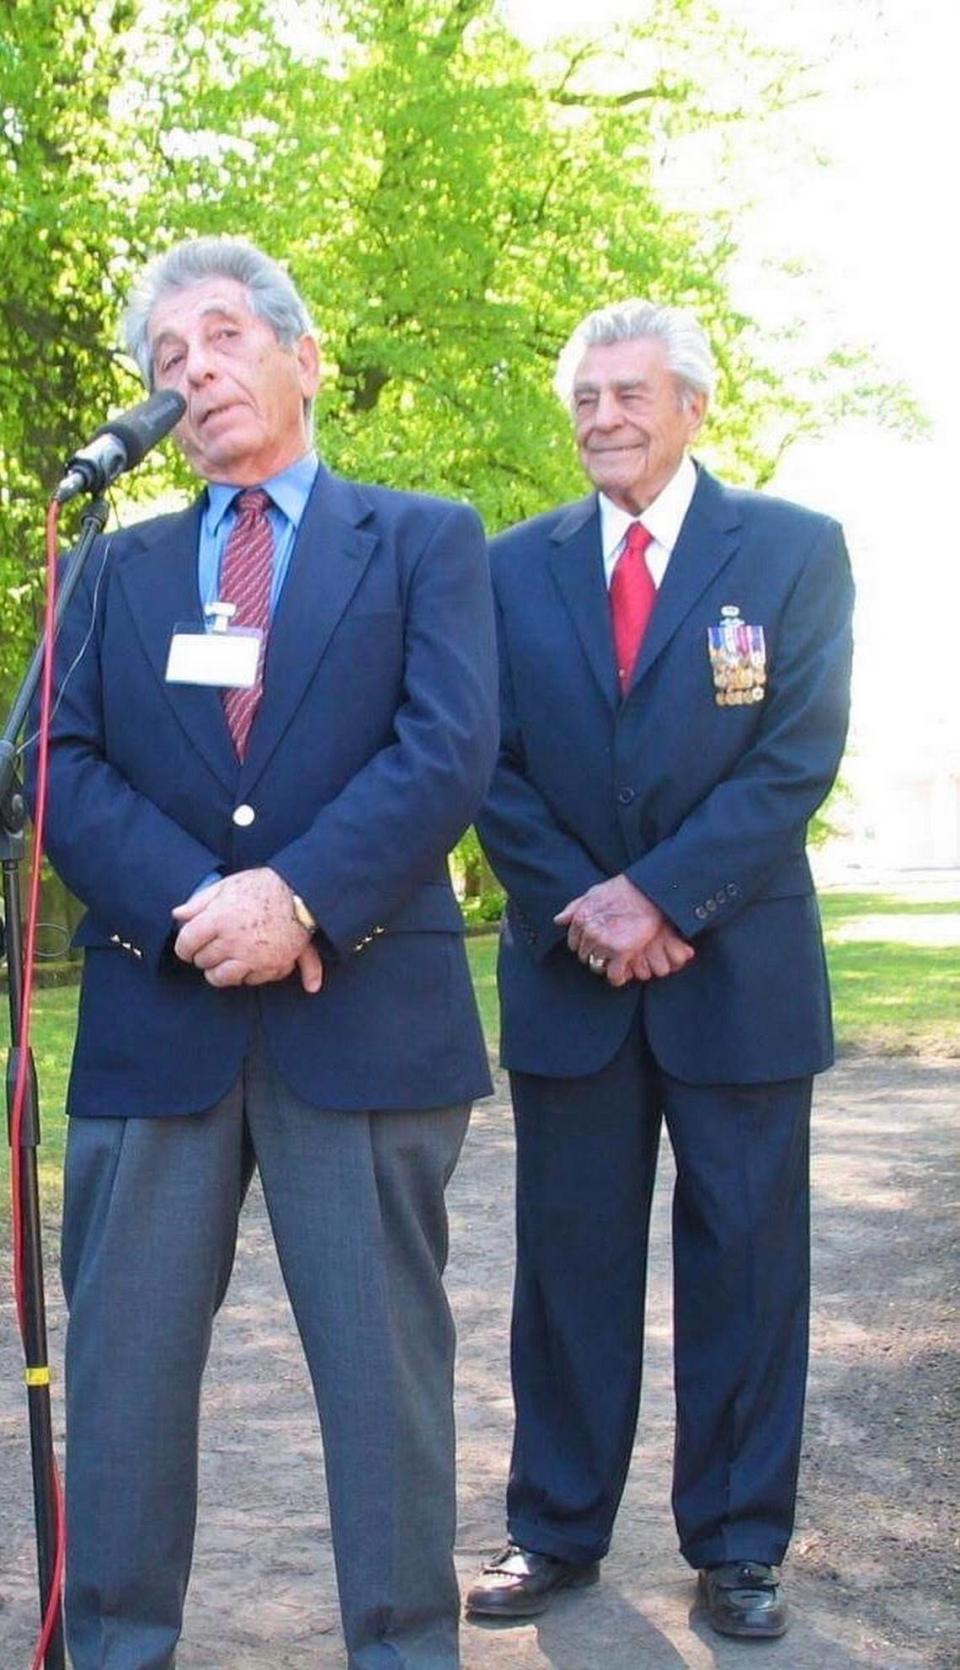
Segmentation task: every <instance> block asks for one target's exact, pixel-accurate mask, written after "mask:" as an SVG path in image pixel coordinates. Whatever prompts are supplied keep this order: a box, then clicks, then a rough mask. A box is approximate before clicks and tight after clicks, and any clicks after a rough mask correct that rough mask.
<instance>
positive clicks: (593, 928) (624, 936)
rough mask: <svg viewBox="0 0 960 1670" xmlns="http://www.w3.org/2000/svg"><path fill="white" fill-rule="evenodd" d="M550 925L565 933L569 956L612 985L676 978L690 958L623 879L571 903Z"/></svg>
mask: <svg viewBox="0 0 960 1670" xmlns="http://www.w3.org/2000/svg"><path fill="white" fill-rule="evenodd" d="M554 921H555V922H556V923H557V924H558V925H559V926H560V927H565V928H566V929H567V944H568V945H569V947H570V949H571V951H573V952H574V953H575V955H576V956H578V957H579V958H580V961H581V962H582V963H586V964H587V965H588V966H589V967H590V968H591V969H592V970H593V972H594V973H595V974H597V975H598V976H599V975H600V974H601V973H602V974H603V975H604V977H605V978H606V979H607V980H608V981H609V983H610V985H611V986H625V985H626V984H627V982H628V981H629V980H651V979H654V978H658V979H662V978H663V977H665V976H666V975H668V974H676V973H678V972H679V970H680V969H681V968H683V967H685V965H686V964H687V963H688V962H689V961H690V959H691V957H693V955H694V950H693V946H692V945H688V944H687V941H686V940H685V939H684V938H683V937H682V936H681V935H680V934H679V933H678V932H677V930H676V928H675V927H674V926H673V924H672V923H671V922H670V921H669V920H668V918H667V917H666V916H664V914H663V911H662V910H660V908H659V906H658V905H655V904H654V902H653V900H652V899H648V898H647V896H646V894H645V893H642V892H641V891H640V889H639V888H638V887H635V886H634V884H633V882H631V881H630V880H629V879H628V877H627V876H625V875H619V876H611V878H610V880H609V881H602V882H598V883H597V884H596V885H595V886H593V887H590V888H588V889H587V891H586V893H583V894H581V895H580V897H579V898H576V899H571V900H570V902H569V904H567V905H566V906H565V907H564V909H563V910H561V911H560V912H559V913H558V914H557V915H556V916H555V917H554ZM598 959H599V960H600V961H601V962H602V965H603V966H602V968H601V967H600V966H599V964H598V963H597V960H598ZM595 964H597V966H595Z"/></svg>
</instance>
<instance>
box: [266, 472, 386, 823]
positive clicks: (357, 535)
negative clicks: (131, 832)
mask: <svg viewBox="0 0 960 1670" xmlns="http://www.w3.org/2000/svg"><path fill="white" fill-rule="evenodd" d="M371 515H372V509H371V506H370V504H369V503H368V501H367V500H366V498H365V497H364V495H363V492H362V490H361V489H360V488H358V487H356V486H355V485H354V484H353V483H352V482H347V481H342V480H340V479H339V478H338V477H337V476H333V475H331V474H330V472H329V471H328V470H326V469H324V467H323V465H322V464H321V466H320V469H319V471H318V473H317V479H316V481H315V483H314V486H313V490H312V492H311V494H310V498H309V500H308V502H307V505H306V508H305V510H304V513H303V519H302V521H301V523H300V528H299V531H298V533H297V540H296V544H295V545H294V548H293V552H292V554H291V558H290V567H289V569H288V571H287V577H286V580H285V581H284V586H283V591H282V592H281V594H280V601H279V603H278V605H277V610H276V614H275V615H274V618H273V621H272V623H271V626H270V637H269V640H268V643H267V661H266V669H265V674H264V686H263V700H262V702H261V704H260V708H259V711H258V713H257V715H256V718H255V719H254V721H253V725H252V727H251V730H250V740H249V744H248V751H247V757H246V760H245V761H244V763H243V766H242V767H241V778H240V782H241V787H242V790H243V792H244V793H247V792H248V791H249V789H250V787H251V786H252V784H253V783H254V782H255V781H256V779H257V777H258V776H259V775H260V773H261V771H262V770H263V768H264V766H265V765H266V763H267V761H268V760H269V758H270V756H271V754H272V753H273V751H274V750H275V748H276V746H277V743H278V741H279V740H280V737H281V736H282V735H283V732H284V731H285V730H286V728H287V726H288V725H289V723H290V721H291V719H292V718H293V715H294V713H295V712H296V709H297V707H298V706H299V704H300V702H301V700H302V698H303V695H304V692H305V690H306V688H307V686H308V684H309V683H310V680H311V679H312V678H313V676H314V674H315V672H316V670H317V665H318V663H319V661H320V660H321V658H322V656H323V654H324V652H325V650H326V648H327V645H328V643H329V642H330V638H331V636H332V635H333V632H334V630H335V628H336V626H337V623H338V621H339V620H340V618H341V616H342V615H343V613H344V611H345V610H346V609H347V607H348V606H349V603H350V600H351V598H352V597H353V594H354V592H355V591H356V588H357V586H358V584H359V583H360V579H361V577H362V575H363V573H364V570H365V568H366V566H367V564H368V562H369V561H370V558H371V556H372V554H373V552H374V550H375V549H376V546H377V535H376V534H375V533H373V532H372V531H369V530H365V529H363V528H362V527H361V524H362V523H363V522H365V521H367V520H368V519H369V517H370V516H371Z"/></svg>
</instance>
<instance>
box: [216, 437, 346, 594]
mask: <svg viewBox="0 0 960 1670" xmlns="http://www.w3.org/2000/svg"><path fill="white" fill-rule="evenodd" d="M318 468H319V459H318V458H317V455H316V453H315V452H307V453H304V455H303V457H302V458H298V459H297V462H296V463H295V464H290V465H289V466H288V467H287V469H285V470H281V471H280V474H279V475H275V476H271V477H270V480H269V481H264V482H261V483H260V485H261V486H262V487H263V489H264V491H265V492H267V493H269V494H270V497H271V499H272V500H273V504H272V505H271V507H270V509H269V510H268V511H267V518H268V520H269V522H270V526H271V527H272V529H273V583H272V585H271V588H270V617H271V619H272V618H273V613H274V610H275V609H276V607H277V600H278V598H279V596H280V593H281V591H282V589H283V582H284V580H285V579H286V577H287V570H288V568H289V567H290V557H291V554H292V552H293V543H294V540H295V539H296V537H297V530H298V528H299V526H300V522H301V519H302V517H303V512H304V510H305V508H306V503H307V500H308V498H309V497H310V489H311V488H312V486H313V484H314V481H315V480H316V475H317V470H318ZM242 492H243V488H242V487H231V486H228V485H226V484H225V483H223V482H220V481H211V482H210V483H209V484H208V486H207V503H206V507H205V509H204V512H203V516H202V518H201V521H200V549H199V553H198V557H197V584H198V587H199V591H200V603H201V605H202V607H203V608H206V606H207V604H209V603H215V602H216V601H217V600H218V598H219V596H220V564H221V561H222V559H223V553H224V551H225V550H226V548H227V541H228V540H229V538H230V535H231V533H232V531H233V524H234V522H235V521H236V519H237V510H236V499H237V495H238V494H239V493H242ZM207 620H208V625H212V622H211V620H210V617H209V616H208V617H207Z"/></svg>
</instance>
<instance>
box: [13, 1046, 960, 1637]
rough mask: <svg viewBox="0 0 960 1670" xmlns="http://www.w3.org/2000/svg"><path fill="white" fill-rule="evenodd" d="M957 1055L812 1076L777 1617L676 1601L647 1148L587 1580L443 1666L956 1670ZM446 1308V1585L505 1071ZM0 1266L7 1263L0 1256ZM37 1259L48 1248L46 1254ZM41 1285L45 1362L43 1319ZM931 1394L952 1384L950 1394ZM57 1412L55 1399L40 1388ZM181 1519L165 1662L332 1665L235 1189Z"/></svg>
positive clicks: (280, 1360) (490, 1492)
mask: <svg viewBox="0 0 960 1670" xmlns="http://www.w3.org/2000/svg"><path fill="white" fill-rule="evenodd" d="M958 1087H960V1065H958V1063H957V1062H950V1061H940V1060H930V1059H921V1060H917V1059H910V1058H895V1059H890V1058H883V1059H879V1058H874V1057H866V1056H864V1057H857V1056H850V1057H847V1058H846V1059H845V1060H844V1061H843V1062H842V1063H841V1064H840V1066H839V1067H838V1068H837V1069H836V1070H835V1071H834V1072H833V1073H832V1074H831V1075H829V1076H828V1077H827V1078H826V1079H824V1080H822V1081H821V1083H820V1090H819V1097H818V1105H817V1113H816V1138H815V1160H814V1164H815V1223H814V1256H815V1310H814V1358H813V1367H812V1372H811V1379H810V1394H809V1399H808V1416H807V1429H806V1443H805V1453H804V1465H803V1471H802V1478H801V1499H800V1508H799V1516H798V1526H797V1534H796V1538H795V1541H794V1545H793V1552H792V1555H791V1558H790V1561H789V1564H788V1566H787V1568H786V1576H787V1581H788V1584H789V1595H790V1598H791V1600H792V1602H793V1604H794V1617H795V1621H794V1626H793V1628H792V1630H791V1631H790V1633H789V1634H788V1635H787V1636H786V1637H785V1638H784V1640H783V1641H781V1642H778V1643H765V1644H763V1645H758V1644H754V1643H748V1644H747V1645H745V1646H738V1645H737V1644H736V1643H730V1642H724V1641H722V1640H720V1639H719V1638H718V1637H715V1636H713V1635H712V1634H711V1633H710V1632H709V1631H708V1630H707V1629H706V1628H704V1627H703V1626H702V1625H701V1624H700V1622H699V1621H698V1620H697V1619H696V1617H695V1616H692V1615H691V1607H692V1601H693V1584H692V1580H691V1574H690V1573H689V1572H688V1571H687V1569H686V1567H685V1566H684V1564H683V1562H682V1561H681V1560H680V1558H679V1555H678V1554H677V1553H676V1543H675V1536H674V1531H673V1526H672V1521H671V1519H670V1515H669V1510H668V1505H667V1504H668V1495H669V1471H670V1452H671V1445H672V1411H671V1368H670V1339H669V1335H670V1322H669V1316H670V1290H669V1281H670V1278H669V1256H668V1235H669V1219H668V1192H669V1187H668V1186H669V1172H670V1158H669V1153H668V1152H666V1151H665V1153H664V1156H663V1165H662V1183H661V1187H660V1188H659V1190H658V1196H657V1201H656V1206H655V1219H654V1230H653V1258H652V1275H651V1291H650V1300H649V1334H648V1367H647V1374H646V1380H645V1386H644V1398H643V1407H642V1410H641V1417H640V1428H639V1433H638V1440H637V1447H636V1453H635V1459H634V1465H633V1469H632V1473H631V1477H630V1481H629V1484H628V1487H627V1493H626V1497H625V1500H624V1505H623V1509H622V1511H621V1516H620V1520H619V1524H618V1530H617V1534H616V1537H615V1541H614V1546H613V1549H612V1551H611V1554H610V1556H609V1558H608V1560H607V1561H606V1562H605V1565H604V1572H603V1581H602V1582H601V1583H600V1584H599V1585H598V1586H597V1587H595V1588H593V1589H590V1590H588V1591H586V1592H585V1593H583V1594H581V1595H571V1596H562V1597H561V1598H560V1599H559V1600H558V1602H557V1603H556V1604H555V1606H554V1607H553V1608H552V1610H551V1611H550V1613H549V1614H547V1616H546V1617H545V1618H543V1619H542V1620H540V1622H539V1623H537V1622H532V1623H530V1624H528V1625H524V1626H522V1627H519V1628H513V1629H508V1628H504V1627H502V1626H498V1625H491V1626H488V1627H482V1626H478V1625H472V1624H471V1625H467V1626H465V1628H464V1632H463V1657H464V1667H465V1670H502V1667H506V1666H510V1667H511V1670H535V1667H543V1666H553V1667H555V1670H681V1667H689V1670H709V1667H718V1670H728V1667H733V1666H741V1665H747V1664H749V1665H750V1666H751V1670H752V1667H753V1666H755V1665H757V1664H758V1663H759V1661H760V1660H761V1659H762V1660H763V1664H764V1665H765V1666H767V1665H768V1666H769V1667H770V1670H814V1667H816V1670H855V1667H859V1666H874V1667H880V1670H913V1667H914V1666H925V1667H927V1670H934V1667H935V1670H947V1667H957V1666H960V1520H958V1511H957V1502H958V1499H960V1490H958V1484H960V1480H958V1472H960V1468H958V1457H957V1445H956V1415H957V1404H956V1401H955V1400H956V1390H957V1383H958V1375H957V1356H958V1352H957V1340H956V1332H955V1324H956V1307H955V1300H956V1297H957V1290H958V1286H960V1282H958V1261H957V1256H956V1254H957V1248H956V1233H957V1231H956V1224H957V1221H958V1220H957V1214H956V1205H957V1193H958V1189H957V1181H958V1168H957V1141H956V1138H957V1127H958V1124H960V1115H958V1107H957V1104H958V1099H960V1098H958V1094H957V1092H958ZM450 1205H451V1218H452V1249H453V1250H452V1258H451V1267H450V1289H451V1293H452V1296H453V1301H454V1305H455V1309H456V1314H457V1319H458V1324H459V1330H460V1341H461V1345H460V1358H459V1381H458V1385H459V1392H458V1408H459V1434H460V1502H461V1512H460V1533H459V1539H458V1564H459V1568H460V1573H461V1577H462V1579H463V1581H464V1583H466V1582H468V1581H469V1580H470V1578H471V1577H472V1575H473V1573H474V1571H475V1570H476V1566H477V1563H478V1560H479V1557H480V1555H481V1553H482V1552H485V1551H488V1550H490V1549H492V1548H494V1547H496V1546H497V1544H498V1543H499V1542H500V1540H501V1530H502V1497H503V1487H504V1480H505V1471H506V1461H507V1454H508V1448H509V1440H510V1429H511V1407H510V1398H509V1389H508V1375H507V1321H508V1314H509V1298H510V1285H511V1276H512V1261H513V1248H512V1240H513V1237H512V1134H511V1126H510V1117H509V1112H508V1109H507V1106H506V1101H505V1098H504V1094H503V1089H502V1086H501V1090H500V1094H499V1095H498V1097H497V1098H496V1099H495V1100H494V1101H490V1102H487V1103H484V1104H481V1106H480V1107H479V1108H478V1109H477V1110H476V1113H475V1115H474V1120H473V1125H472V1128H471V1132H470V1137H469V1139H468V1143H467V1147H466V1149H465V1151H464V1156H463V1160H462V1162H461V1165H460V1168H459V1170H458V1173H457V1176H456V1178H455V1180H454V1184H453V1186H452V1188H451V1193H450ZM7 1262H8V1261H7ZM51 1268H52V1260H51ZM48 1285H49V1287H50V1290H51V1298H50V1309H51V1316H50V1323H51V1333H52V1350H53V1360H54V1362H55V1363H56V1362H58V1360H59V1355H60V1347H61V1340H62V1327H63V1317H62V1309H61V1306H60V1303H59V1295H58V1294H57V1293H56V1281H55V1279H53V1278H51V1279H50V1281H49V1283H48ZM7 1293H8V1284H7V1283H5V1284H4V1299H3V1302H2V1303H0V1667H2V1670H27V1666H28V1665H29V1663H30V1654H31V1647H32V1642H33V1637H34V1630H35V1613H36V1601H35V1592H34V1584H35V1579H34V1566H33V1560H34V1551H33V1541H32V1508H31V1499H30V1486H29V1465H28V1454H27V1448H26V1424H25V1415H24V1402H23V1397H22V1392H21V1389H20V1358H19V1342H18V1341H17V1339H16V1336H15V1325H14V1319H13V1312H12V1305H11V1304H10V1302H9V1300H8V1298H7ZM951 1398H953V1400H954V1401H953V1404H952V1407H951ZM55 1418H56V1421H57V1425H58V1428H59V1427H60V1425H61V1410H60V1405H59V1402H57V1403H56V1405H55ZM201 1491H202V1496H201V1509H200V1531H199V1535H198V1541H197V1557H196V1563H195V1568H194V1576H193V1583H192V1587H191V1595H190V1600H189V1604H188V1610H187V1619H186V1626H185V1631H184V1639H183V1644H182V1648H181V1652H180V1656H179V1660H178V1665H179V1670H342V1667H343V1665H344V1663H345V1658H344V1655H343V1650H342V1646H341V1642H340V1636H339V1625H338V1617H337V1607H336V1596H335V1591H334V1579H333V1561H332V1554H331V1547H330V1536H329V1523H328V1518H327V1508H326V1499H325V1495H324V1490H323V1484H322V1474H321V1463H320V1449H319V1443H318V1439H317V1435H316V1430H315V1421H314V1416H313V1412H312V1408H311V1404H310V1399H309V1394H308V1389H307V1382H306V1374H305V1371H304V1369H303V1366H302V1363H301V1359H300V1354H299V1349H298V1345H297V1341H296V1337H295V1335H294V1331H293V1327H292V1323H291V1321H290V1317H289V1312H288V1309H287V1305H286V1301H285V1299H284V1297H283V1293H282V1288H281V1285H280V1280H279V1276H278V1273H277V1268H276V1262H275V1259H274V1256H273V1252H272V1247H271V1243H270V1238H269V1232H268V1229H267V1225H266V1220H265V1214H264V1210H263V1205H262V1201H261V1200H260V1197H259V1194H257V1193H254V1194H253V1195H252V1196H251V1199H250V1201H249V1202H248V1206H247V1209H246V1212H245V1216H244V1226H243V1231H242V1237H241V1245H240V1250H239V1253H238V1258H237V1267H236V1271H235V1274H234V1279H233V1284H232V1286H231V1289H230V1293H229V1296H228V1299H227V1303H226V1305H225V1306H224V1310H223V1313H222V1315H221V1318H220V1322H219V1326H218V1329H217V1333H216V1337H215V1343H214V1349H213V1353H212V1357H211V1363H210V1368H209V1372H208V1378H207V1386H206V1396H205V1413H204V1428H203V1462H202V1483H201Z"/></svg>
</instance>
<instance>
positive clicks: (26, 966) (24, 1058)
mask: <svg viewBox="0 0 960 1670" xmlns="http://www.w3.org/2000/svg"><path fill="white" fill-rule="evenodd" d="M59 519H60V506H59V505H58V504H57V503H56V501H55V500H54V501H53V502H52V503H51V504H50V506H49V508H48V510H47V521H46V535H47V544H46V554H47V597H46V607H45V610H44V624H43V648H44V654H43V670H42V674H41V681H40V725H39V731H38V740H37V803H36V815H35V817H34V820H33V827H34V844H33V862H32V864H31V868H30V888H29V895H28V905H27V924H26V934H25V941H24V954H23V1004H22V1010H21V1016H20V1036H19V1038H18V1040H17V1043H18V1046H19V1056H18V1060H17V1076H16V1082H15V1085H14V1092H13V1105H12V1110H11V1116H10V1186H11V1192H12V1196H13V1291H14V1297H15V1299H16V1305H17V1319H18V1322H19V1325H20V1337H21V1339H22V1341H23V1345H24V1353H26V1319H25V1312H24V1291H23V1207H22V1202H21V1198H20V1191H21V1175H22V1173H21V1148H20V1138H21V1134H22V1130H23V1110H24V1103H25V1099H26V1089H27V1072H28V1065H29V1060H30V1023H31V1008H32V1003H33V969H34V961H35V957H36V945H37V923H38V920H39V914H40V870H41V864H42V861H43V831H44V823H45V819H46V810H47V775H48V762H49V746H50V713H51V707H52V693H53V651H54V637H55V625H54V608H55V604H56V591H57V527H58V523H59ZM27 1375H28V1377H29V1376H30V1375H39V1376H42V1377H45V1381H34V1382H33V1383H34V1384H40V1383H45V1382H49V1376H50V1370H49V1367H48V1365H47V1364H46V1363H43V1364H33V1363H28V1365H27ZM51 1466H52V1479H51V1483H52V1487H53V1500H54V1509H55V1521H56V1544H55V1554H54V1564H53V1573H52V1576H51V1582H50V1594H49V1596H48V1598H47V1604H46V1610H45V1612H44V1617H43V1624H42V1627H41V1630H40V1635H39V1637H38V1639H37V1645H36V1648H35V1651H34V1656H33V1662H32V1664H31V1666H30V1670H42V1666H43V1661H44V1658H45V1656H46V1652H47V1648H48V1647H49V1645H50V1640H51V1637H52V1635H53V1632H54V1629H55V1628H56V1624H57V1619H58V1617H59V1613H60V1595H61V1590H62V1587H63V1568H64V1561H65V1557H66V1517H65V1514H64V1499H63V1487H62V1485H61V1482H60V1472H59V1469H58V1467H57V1464H56V1460H55V1459H54V1460H53V1461H52V1463H51Z"/></svg>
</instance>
